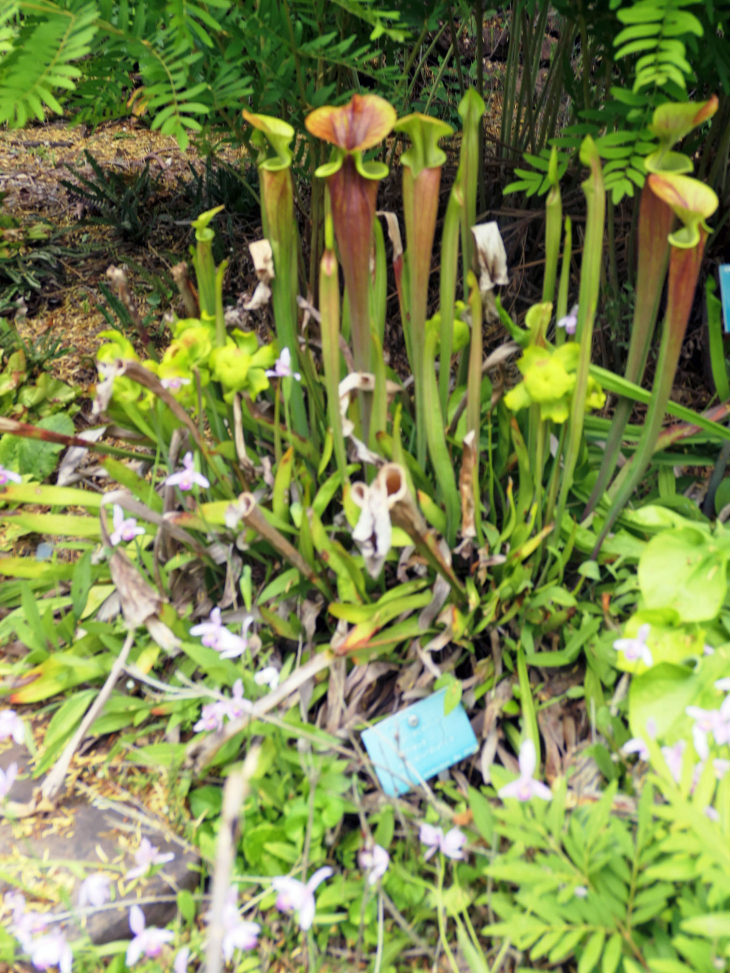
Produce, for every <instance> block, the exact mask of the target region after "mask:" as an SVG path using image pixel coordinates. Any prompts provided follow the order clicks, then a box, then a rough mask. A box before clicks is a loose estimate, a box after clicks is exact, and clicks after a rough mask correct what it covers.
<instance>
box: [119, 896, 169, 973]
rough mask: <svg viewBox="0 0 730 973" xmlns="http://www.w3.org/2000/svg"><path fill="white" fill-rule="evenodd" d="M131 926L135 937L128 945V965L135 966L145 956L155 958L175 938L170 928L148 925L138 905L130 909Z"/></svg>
mask: <svg viewBox="0 0 730 973" xmlns="http://www.w3.org/2000/svg"><path fill="white" fill-rule="evenodd" d="M129 928H130V929H131V930H132V932H133V933H134V939H133V940H132V941H131V943H130V944H129V946H128V947H127V957H126V961H127V966H134V964H135V963H137V962H139V960H140V959H141V958H142V957H143V956H145V957H146V958H147V959H154V958H155V957H156V956H159V955H160V953H161V952H162V947H163V946H164V945H165V944H166V943H169V942H171V941H172V940H173V939H174V938H175V935H174V933H172V932H170V931H169V930H168V929H158V928H157V926H147V925H146V924H145V919H144V912H142V910H141V909H140V907H139V906H138V905H133V906H132V908H131V909H130V910H129Z"/></svg>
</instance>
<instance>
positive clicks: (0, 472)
mask: <svg viewBox="0 0 730 973" xmlns="http://www.w3.org/2000/svg"><path fill="white" fill-rule="evenodd" d="M22 482H23V477H22V476H21V475H20V474H19V473H13V471H12V470H6V469H5V467H4V466H0V486H6V485H7V484H8V483H22Z"/></svg>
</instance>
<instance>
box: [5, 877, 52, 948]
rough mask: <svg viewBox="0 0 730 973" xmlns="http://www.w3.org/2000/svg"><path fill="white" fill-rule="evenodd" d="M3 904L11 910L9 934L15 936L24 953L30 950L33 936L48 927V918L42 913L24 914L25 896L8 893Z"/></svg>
mask: <svg viewBox="0 0 730 973" xmlns="http://www.w3.org/2000/svg"><path fill="white" fill-rule="evenodd" d="M3 902H4V904H5V905H6V906H7V907H9V908H11V909H12V910H13V921H12V924H11V926H10V932H11V933H12V934H13V936H15V938H16V939H17V940H18V942H19V943H20V945H21V946H22V947H23V949H24V950H25V952H26V953H29V952H30V950H31V945H32V942H33V936H34V935H35V934H36V933H38V932H42V931H43V929H45V927H46V926H47V925H48V916H47V915H45V914H44V913H42V912H26V911H25V896H23V895H21V894H20V892H8V893H7V894H6V895H5V898H4V899H3Z"/></svg>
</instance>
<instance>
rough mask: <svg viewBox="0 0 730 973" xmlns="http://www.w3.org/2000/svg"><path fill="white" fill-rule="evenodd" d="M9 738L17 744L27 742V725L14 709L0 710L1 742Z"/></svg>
mask: <svg viewBox="0 0 730 973" xmlns="http://www.w3.org/2000/svg"><path fill="white" fill-rule="evenodd" d="M8 737H12V738H13V740H15V742H16V743H24V742H25V724H24V723H23V721H22V720H21V718H20V717H19V716H18V714H17V713H16V712H15V710H14V709H4V710H0V740H7V738H8Z"/></svg>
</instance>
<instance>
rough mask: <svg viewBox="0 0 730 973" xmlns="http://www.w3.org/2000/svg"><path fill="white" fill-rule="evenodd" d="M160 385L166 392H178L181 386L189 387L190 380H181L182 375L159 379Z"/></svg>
mask: <svg viewBox="0 0 730 973" xmlns="http://www.w3.org/2000/svg"><path fill="white" fill-rule="evenodd" d="M160 385H161V386H162V387H163V389H167V390H168V392H179V391H180V389H181V388H182V387H183V385H190V379H189V378H183V377H182V375H173V376H172V377H171V378H161V379H160Z"/></svg>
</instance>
